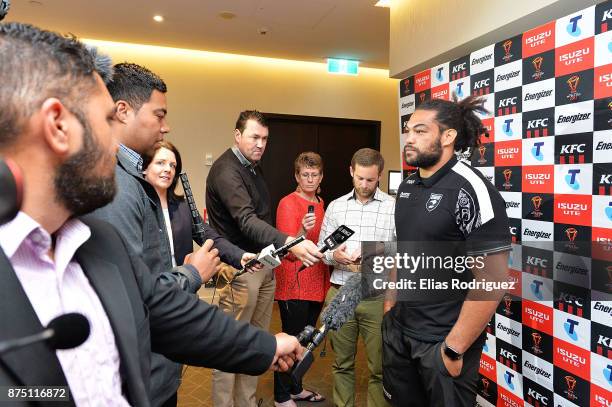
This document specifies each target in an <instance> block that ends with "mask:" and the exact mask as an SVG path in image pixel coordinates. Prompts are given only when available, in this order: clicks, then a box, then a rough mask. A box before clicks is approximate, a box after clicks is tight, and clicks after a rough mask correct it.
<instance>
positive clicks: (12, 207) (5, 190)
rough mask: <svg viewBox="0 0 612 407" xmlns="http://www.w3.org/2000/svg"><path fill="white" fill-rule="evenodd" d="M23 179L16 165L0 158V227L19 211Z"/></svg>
mask: <svg viewBox="0 0 612 407" xmlns="http://www.w3.org/2000/svg"><path fill="white" fill-rule="evenodd" d="M22 201H23V177H22V175H21V170H20V169H19V167H18V166H17V164H16V163H15V162H14V161H12V160H9V159H5V160H3V159H1V158H0V225H3V224H5V223H7V222H9V221H11V220H12V219H13V218H14V217H15V216H17V213H18V212H19V210H20V209H21V203H22Z"/></svg>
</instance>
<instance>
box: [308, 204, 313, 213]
mask: <svg viewBox="0 0 612 407" xmlns="http://www.w3.org/2000/svg"><path fill="white" fill-rule="evenodd" d="M308 213H314V205H308Z"/></svg>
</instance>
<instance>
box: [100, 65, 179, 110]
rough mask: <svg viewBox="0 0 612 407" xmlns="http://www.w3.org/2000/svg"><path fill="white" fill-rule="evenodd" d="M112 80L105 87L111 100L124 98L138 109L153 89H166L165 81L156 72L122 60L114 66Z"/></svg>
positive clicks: (164, 90) (149, 96)
mask: <svg viewBox="0 0 612 407" xmlns="http://www.w3.org/2000/svg"><path fill="white" fill-rule="evenodd" d="M114 69H115V72H114V74H113V80H112V81H110V82H109V83H108V84H107V85H106V87H107V88H108V91H109V93H110V94H111V96H112V98H113V100H114V101H115V102H116V101H118V100H124V101H126V102H128V103H129V104H130V106H131V107H132V109H134V110H135V111H138V110H139V109H140V108H141V107H142V105H143V104H145V103H146V102H148V101H149V99H151V94H152V93H153V91H154V90H157V91H159V92H161V93H166V92H167V91H168V89H167V87H166V83H165V82H164V81H163V80H162V78H160V77H159V76H158V75H157V74H155V73H153V72H151V71H150V70H148V69H147V68H145V67H144V66H141V65H137V64H133V63H130V62H122V63H120V64H116V65H115V66H114Z"/></svg>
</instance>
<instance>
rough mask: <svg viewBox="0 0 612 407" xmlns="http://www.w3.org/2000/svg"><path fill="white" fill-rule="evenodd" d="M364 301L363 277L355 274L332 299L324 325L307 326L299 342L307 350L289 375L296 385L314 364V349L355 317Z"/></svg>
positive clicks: (324, 317) (323, 317)
mask: <svg viewBox="0 0 612 407" xmlns="http://www.w3.org/2000/svg"><path fill="white" fill-rule="evenodd" d="M362 299H363V290H362V279H361V275H359V274H354V275H353V276H351V277H350V278H349V279H348V280H347V281H346V283H344V285H343V286H342V287H341V288H340V290H339V291H338V293H337V294H336V295H335V296H334V298H332V300H331V301H330V302H329V304H328V305H327V307H326V308H325V309H324V310H323V312H322V313H321V321H322V322H323V325H321V327H320V328H319V329H317V330H314V329H313V328H312V327H311V326H306V327H305V328H304V331H302V333H300V334H299V335H298V337H297V338H298V340H299V341H300V343H302V345H305V344H306V343H308V344H307V345H306V350H305V351H304V354H303V355H302V360H300V361H299V362H297V363H296V364H295V365H294V366H293V368H292V369H291V372H290V373H288V374H289V375H290V376H291V379H292V380H294V382H295V383H298V382H299V381H301V380H302V378H303V377H304V375H305V374H306V372H307V371H308V369H309V368H310V366H311V365H312V362H314V354H313V351H314V349H315V348H316V347H317V346H318V345H319V344H320V343H321V342H322V341H323V338H325V335H327V332H329V330H333V331H337V330H338V329H340V328H341V327H342V325H344V324H345V323H346V321H348V320H349V319H350V318H352V317H353V314H354V313H355V308H357V305H358V304H359V302H360V301H361V300H362Z"/></svg>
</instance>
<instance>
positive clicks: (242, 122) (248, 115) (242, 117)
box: [234, 110, 268, 133]
mask: <svg viewBox="0 0 612 407" xmlns="http://www.w3.org/2000/svg"><path fill="white" fill-rule="evenodd" d="M248 120H255V121H256V122H257V123H259V124H260V125H261V126H263V127H266V128H267V127H268V121H267V120H266V117H265V116H264V115H263V113H261V112H259V111H257V110H245V111H244V112H240V114H239V115H238V120H236V127H234V129H236V130H238V131H239V132H240V133H242V132H243V131H244V128H245V127H246V123H247V121H248Z"/></svg>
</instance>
